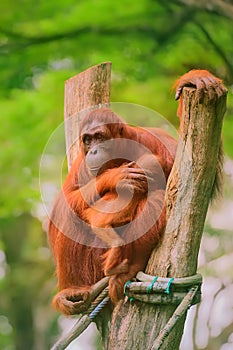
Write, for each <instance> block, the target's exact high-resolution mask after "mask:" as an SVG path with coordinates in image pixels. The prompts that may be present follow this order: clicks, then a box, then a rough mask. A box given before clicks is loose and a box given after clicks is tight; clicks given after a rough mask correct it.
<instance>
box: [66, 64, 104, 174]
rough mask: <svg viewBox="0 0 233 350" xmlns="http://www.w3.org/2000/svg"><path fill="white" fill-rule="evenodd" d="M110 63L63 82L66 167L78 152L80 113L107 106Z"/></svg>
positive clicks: (92, 68) (69, 165)
mask: <svg viewBox="0 0 233 350" xmlns="http://www.w3.org/2000/svg"><path fill="white" fill-rule="evenodd" d="M110 84H111V63H110V62H106V63H102V64H99V65H97V66H94V67H91V68H89V69H87V70H85V71H84V72H82V73H80V74H77V75H75V76H74V77H72V78H70V79H68V80H67V81H66V83H65V103H64V105H65V108H64V117H65V134H66V153H67V161H68V168H69V169H70V167H71V165H72V163H73V161H74V160H75V158H76V157H77V153H78V147H79V143H78V124H79V122H80V119H81V116H82V113H86V112H87V111H88V110H90V109H92V108H99V107H103V106H109V104H110Z"/></svg>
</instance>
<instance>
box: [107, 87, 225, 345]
mask: <svg viewBox="0 0 233 350" xmlns="http://www.w3.org/2000/svg"><path fill="white" fill-rule="evenodd" d="M225 109H226V95H223V96H221V97H220V98H217V97H216V98H215V99H214V100H211V101H210V100H209V99H208V97H207V96H205V98H204V101H203V103H202V104H199V102H198V100H197V98H196V90H195V89H190V88H185V89H184V91H183V123H182V125H181V135H180V140H179V144H178V150H177V155H176V159H175V163H174V167H173V170H172V173H171V175H170V178H169V182H168V186H167V217H168V222H167V228H166V232H165V235H164V238H163V241H162V244H161V246H160V247H159V248H158V249H157V250H155V251H154V252H153V254H152V256H151V259H150V261H149V263H148V266H147V273H149V274H152V275H158V276H162V277H186V276H191V275H193V274H195V273H196V268H197V258H198V251H199V247H200V241H201V236H202V231H203V226H204V222H205V217H206V212H207V208H208V204H209V199H210V194H211V189H212V186H213V182H214V178H215V173H216V166H217V161H218V152H219V149H220V138H221V129H222V120H223V115H224V113H225ZM174 309H175V306H172V305H166V306H165V305H158V306H157V305H156V306H154V305H152V306H151V305H149V304H146V303H140V302H133V303H132V304H130V303H129V302H127V303H123V302H122V303H121V304H119V305H118V306H117V307H116V308H115V309H114V312H113V316H112V321H111V325H110V334H109V335H108V336H109V340H108V342H106V341H105V342H104V344H107V346H106V347H105V348H104V349H109V350H110V349H111V350H117V349H122V350H123V349H124V350H126V349H127V350H128V349H134V350H141V349H144V350H149V349H151V348H152V347H153V344H154V341H155V339H156V337H157V336H158V334H159V332H160V331H161V330H162V329H163V328H164V326H165V325H166V323H167V321H168V319H169V318H170V317H171V315H172V314H173V312H174ZM185 318H186V315H184V317H182V319H181V320H180V321H179V323H178V325H177V326H176V327H175V329H174V330H173V331H172V332H171V334H170V335H169V336H168V338H167V339H166V341H165V342H164V344H163V345H162V347H161V349H166V350H178V349H179V345H180V341H181V337H182V333H183V327H184V321H185ZM104 340H106V339H104ZM153 349H154V347H153Z"/></svg>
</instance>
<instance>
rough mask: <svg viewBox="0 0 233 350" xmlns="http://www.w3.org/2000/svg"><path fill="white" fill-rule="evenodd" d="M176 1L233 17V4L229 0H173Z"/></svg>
mask: <svg viewBox="0 0 233 350" xmlns="http://www.w3.org/2000/svg"><path fill="white" fill-rule="evenodd" d="M172 2H174V3H178V4H182V5H185V6H186V7H187V8H191V7H192V8H193V9H196V8H197V9H200V10H203V11H208V12H211V13H216V14H218V15H219V16H225V17H228V18H231V19H232V18H233V5H232V3H231V2H229V1H224V0H209V1H202V0H172Z"/></svg>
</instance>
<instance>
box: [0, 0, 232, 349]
mask: <svg viewBox="0 0 233 350" xmlns="http://www.w3.org/2000/svg"><path fill="white" fill-rule="evenodd" d="M232 21H233V1H232V0H225V1H224V0H222V1H218V0H210V1H205V2H204V1H200V0H197V1H192V0H173V1H172V0H168V1H166V2H164V1H162V0H161V1H159V0H141V1H135V0H124V1H117V2H114V1H109V0H66V1H63V0H56V1H54V0H50V1H47V0H37V1H33V0H8V1H7V2H6V1H2V2H1V3H0V53H1V55H0V68H1V74H0V105H1V124H0V139H1V151H0V173H1V187H0V203H1V205H0V349H3V350H25V349H32V350H45V349H49V347H50V346H51V344H53V343H54V342H55V340H56V339H57V336H58V335H59V334H61V333H62V330H64V329H66V328H67V327H70V324H71V322H72V321H69V320H67V319H65V318H63V317H61V316H59V315H58V314H57V313H56V312H55V311H53V310H52V309H51V307H50V302H51V299H52V296H53V295H54V294H55V292H56V280H55V278H54V275H53V273H54V266H53V260H52V257H51V255H50V251H49V249H48V244H47V237H46V233H45V232H44V230H43V228H42V226H43V225H42V217H43V216H44V215H45V213H44V211H43V209H42V204H41V203H42V199H41V196H40V186H39V168H40V160H41V155H42V154H43V153H44V148H45V146H46V143H47V142H48V140H49V137H50V136H51V135H52V134H53V132H54V130H55V129H56V128H57V127H58V126H59V125H60V124H61V123H62V121H63V94H64V81H65V80H66V79H68V78H70V77H71V76H73V75H75V74H77V73H79V72H81V71H83V70H85V69H87V68H88V67H90V66H92V65H95V64H98V63H101V62H104V61H111V62H112V64H113V66H112V87H111V100H112V101H113V102H130V103H137V104H140V105H142V106H145V107H148V108H151V109H153V110H156V111H158V112H159V113H161V114H162V115H163V116H164V117H166V118H167V120H169V122H170V123H172V124H173V125H174V126H175V127H177V125H178V120H177V117H176V107H177V103H176V102H175V101H174V94H173V93H171V86H172V84H173V82H174V80H175V79H176V78H177V77H178V76H179V75H182V74H184V73H185V72H186V71H188V70H190V69H192V68H201V69H208V70H210V71H211V72H212V73H214V74H215V75H217V76H218V77H220V78H222V79H223V80H224V81H225V84H226V86H227V88H228V91H229V93H228V109H227V112H226V116H225V121H224V128H223V142H224V148H225V153H226V156H225V186H224V196H223V199H222V200H221V201H219V202H218V203H217V204H215V205H214V206H213V207H212V208H211V209H210V210H209V213H208V218H207V222H206V226H205V230H204V236H203V240H202V246H201V251H200V257H199V271H200V272H201V273H202V274H203V276H204V286H203V301H202V303H201V304H200V305H198V306H197V307H193V308H192V309H191V310H190V313H189V317H188V320H187V322H186V328H185V335H184V338H183V341H182V345H181V349H186V350H187V349H188V350H192V349H204V350H207V349H208V350H219V349H221V350H230V349H233V298H232V296H233V237H232V227H233V97H232V88H233V39H232V38H233V26H232ZM128 122H130V123H138V124H140V122H141V124H142V123H145V120H144V119H143V116H142V119H141V121H140V118H137V120H136V121H135V120H134V118H133V116H132V118H131V119H130V118H129V120H128ZM149 122H150V124H151V125H153V120H149ZM60 135H61V141H60V142H61V145H60V144H59V142H58V144H59V145H58V146H57V147H58V148H57V150H58V151H57V152H58V154H61V150H60V148H59V147H61V149H62V152H65V151H64V148H63V147H64V146H63V139H62V138H63V137H64V136H63V132H61V133H60ZM55 153H56V149H55ZM46 159H47V163H48V169H50V173H49V175H48V188H47V190H48V191H51V193H53V176H54V178H55V177H56V174H55V170H56V157H52V158H51V159H50V158H49V157H47V158H46ZM54 181H55V180H54ZM99 343H100V341H99V339H98V335H97V334H96V331H95V329H94V327H91V328H90V329H89V330H88V331H87V332H85V333H84V335H83V336H82V337H81V338H80V339H78V341H76V343H75V345H73V346H70V347H69V349H74V348H75V349H83V348H84V347H85V350H93V349H97V348H98V349H101V347H100V345H97V344H99Z"/></svg>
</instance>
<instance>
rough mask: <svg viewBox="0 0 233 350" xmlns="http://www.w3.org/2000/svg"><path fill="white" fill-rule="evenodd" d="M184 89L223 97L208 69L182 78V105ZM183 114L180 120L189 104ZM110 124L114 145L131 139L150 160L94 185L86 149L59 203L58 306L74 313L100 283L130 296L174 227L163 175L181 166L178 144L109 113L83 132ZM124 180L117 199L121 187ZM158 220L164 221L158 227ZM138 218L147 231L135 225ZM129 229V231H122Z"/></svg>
mask: <svg viewBox="0 0 233 350" xmlns="http://www.w3.org/2000/svg"><path fill="white" fill-rule="evenodd" d="M184 86H195V87H197V93H198V96H199V97H200V98H201V97H202V95H203V92H207V93H208V94H209V97H210V98H212V96H213V95H214V94H217V95H219V94H220V93H222V92H223V90H221V86H222V85H221V81H220V80H219V79H217V78H215V77H214V76H213V75H211V74H210V73H209V72H207V71H200V70H195V71H191V72H189V73H187V74H185V75H184V76H183V77H181V78H180V79H178V81H177V82H176V85H175V87H176V89H177V94H176V98H177V99H178V98H179V97H180V95H181V92H182V88H183V87H184ZM178 111H179V115H180V111H181V102H180V103H179V108H178ZM103 122H104V123H105V124H106V125H105V126H104V127H103V130H105V132H107V133H108V134H109V135H111V137H112V138H114V139H118V138H121V139H122V147H123V148H124V147H125V145H124V140H125V139H126V140H127V139H130V140H132V141H135V142H137V143H139V144H141V145H143V146H145V147H146V148H147V149H148V150H149V151H150V152H149V154H144V155H142V154H140V152H139V151H134V152H131V156H132V158H131V159H130V160H133V162H130V161H127V160H125V159H122V160H119V159H118V160H117V161H114V160H113V161H109V162H108V163H107V166H105V168H103V169H102V170H101V171H100V172H99V173H98V174H97V176H96V178H95V179H94V177H93V175H92V174H91V172H90V171H89V169H88V167H87V166H86V164H85V158H86V152H85V148H84V146H83V145H82V142H81V143H80V151H79V154H78V156H77V159H76V161H75V162H74V163H73V165H72V167H71V170H70V172H69V174H68V176H67V178H66V180H65V183H64V185H63V191H61V192H60V194H59V195H58V197H57V199H56V201H55V203H54V206H53V211H52V214H51V218H50V223H49V241H50V245H51V248H52V251H53V254H54V257H55V262H56V269H57V276H58V282H59V293H58V294H57V295H56V296H55V297H54V300H53V305H54V307H56V308H57V309H59V310H60V311H61V312H63V313H64V314H67V315H70V314H75V313H79V312H82V311H84V310H85V309H86V308H87V307H88V305H89V303H90V293H91V291H92V285H93V284H94V283H96V282H97V281H99V280H100V279H101V278H102V277H104V275H109V276H110V281H109V293H110V297H111V300H112V301H113V302H114V303H116V302H117V301H118V300H119V299H120V298H122V297H123V287H124V284H125V282H126V281H127V280H130V279H132V278H133V277H135V275H136V273H137V272H138V271H140V270H144V268H145V266H146V263H147V261H148V258H149V256H150V254H151V251H152V250H153V248H154V247H155V246H156V244H158V242H159V240H160V238H161V235H162V233H163V230H164V227H165V224H166V216H165V214H166V213H165V206H164V190H165V186H164V182H163V176H162V174H161V171H160V169H161V168H162V170H163V172H164V178H165V181H166V180H167V178H168V175H169V173H170V171H171V168H172V165H173V162H174V156H175V151H176V141H175V140H174V139H173V138H172V137H171V136H169V135H168V134H167V133H166V132H164V131H163V130H159V129H150V130H149V129H147V130H146V129H142V128H139V127H131V126H129V125H127V124H126V123H124V122H123V121H122V120H121V119H120V118H119V117H118V116H117V115H115V114H114V113H113V112H112V111H110V110H109V109H99V110H95V111H92V112H90V113H89V114H87V115H86V116H85V117H84V119H83V120H82V122H81V125H80V129H81V131H82V130H83V129H85V128H86V127H87V126H88V125H89V124H90V125H91V123H94V125H95V126H96V125H97V126H98V125H102V123H103ZM115 123H116V124H115ZM101 128H102V126H101ZM151 164H153V165H151ZM122 180H123V184H122V185H121V186H120V192H119V193H118V194H117V192H116V186H117V185H118V184H119V182H120V181H122ZM149 185H150V193H151V195H150V196H148V186H149ZM131 190H133V191H134V194H133V199H132V200H131V201H130V202H129V203H128V204H127V205H126V207H124V208H123V207H122V206H124V200H125V197H124V196H125V195H124V193H130V192H131ZM82 191H83V193H85V199H84V198H83V195H82ZM116 199H118V202H117V203H118V205H120V208H122V210H121V209H120V210H119V211H118V212H114V213H107V214H106V213H105V212H106V210H107V211H114V206H115V205H116V204H115V203H116V202H113V200H116ZM126 199H127V198H126ZM112 209H113V210H112ZM100 210H101V211H102V212H101V211H100ZM155 216H157V221H156V222H153V221H151V224H150V220H151V218H152V217H155ZM138 217H140V220H139V223H140V227H137V225H139V224H138V223H137V220H135V219H136V218H138ZM148 222H149V226H146V225H148ZM127 224H128V225H127ZM122 225H126V226H124V228H123V230H122V231H120V233H119V232H118V228H119V227H120V226H122ZM106 229H107V230H108V231H107V232H108V233H106ZM135 231H141V232H142V233H143V234H142V236H136V237H135ZM103 243H104V244H103Z"/></svg>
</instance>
